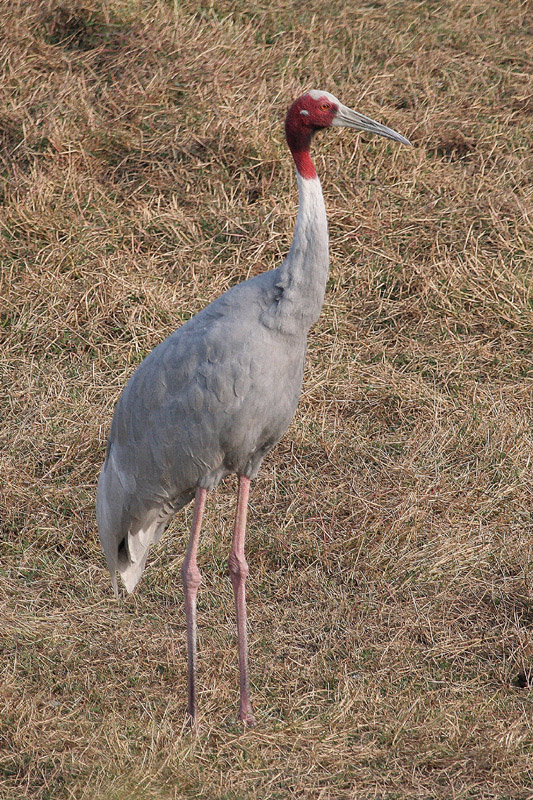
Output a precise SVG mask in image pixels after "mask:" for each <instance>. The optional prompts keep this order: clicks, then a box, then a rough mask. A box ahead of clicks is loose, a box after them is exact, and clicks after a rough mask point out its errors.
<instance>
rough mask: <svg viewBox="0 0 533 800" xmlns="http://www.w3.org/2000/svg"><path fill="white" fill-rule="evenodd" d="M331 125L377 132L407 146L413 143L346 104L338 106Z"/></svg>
mask: <svg viewBox="0 0 533 800" xmlns="http://www.w3.org/2000/svg"><path fill="white" fill-rule="evenodd" d="M331 124H332V125H336V126H337V127H339V128H355V130H356V131H366V132H367V133H377V134H378V135H379V136H385V137H386V138H387V139H394V141H395V142H401V143H402V144H407V145H409V147H412V146H413V145H412V144H411V142H410V141H409V139H406V138H405V136H402V135H401V133H396V131H393V130H392V128H387V126H386V125H382V124H381V123H380V122H374V120H373V119H370V117H365V115H364V114H359V113H358V112H357V111H352V109H351V108H347V107H346V106H342V105H341V106H339V110H338V111H337V113H336V114H335V116H334V117H333V121H332V123H331Z"/></svg>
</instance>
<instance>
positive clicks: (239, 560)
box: [228, 550, 250, 581]
mask: <svg viewBox="0 0 533 800" xmlns="http://www.w3.org/2000/svg"><path fill="white" fill-rule="evenodd" d="M228 567H229V571H230V573H231V575H235V577H237V578H240V579H241V580H243V581H244V580H246V577H247V575H248V573H249V571H250V570H249V569H248V564H247V562H246V559H245V557H244V556H240V555H237V553H235V552H234V551H233V550H232V551H231V553H230V554H229V558H228Z"/></svg>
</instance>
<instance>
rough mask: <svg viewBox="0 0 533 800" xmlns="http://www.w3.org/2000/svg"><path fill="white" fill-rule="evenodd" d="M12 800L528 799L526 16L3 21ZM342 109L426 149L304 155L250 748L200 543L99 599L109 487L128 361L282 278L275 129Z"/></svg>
mask: <svg viewBox="0 0 533 800" xmlns="http://www.w3.org/2000/svg"><path fill="white" fill-rule="evenodd" d="M0 26H1V27H0V63H1V67H2V91H1V93H0V181H1V183H0V193H1V197H2V208H1V211H0V214H1V216H0V227H1V237H0V247H1V276H0V335H1V342H2V344H1V350H0V369H1V379H2V392H1V398H0V402H1V417H2V427H1V432H0V442H1V452H0V466H1V486H0V496H1V514H2V520H1V524H2V536H1V543H0V553H1V555H0V573H1V583H0V609H1V610H0V621H1V625H0V628H1V630H0V638H1V647H2V656H1V661H0V670H1V685H0V798H1V800H19V798H32V800H141V798H142V799H143V800H145V799H146V800H178V799H179V798H207V799H208V800H255V799H256V798H258V799H259V798H263V799H266V798H268V799H269V800H282V799H283V800H284V799H285V798H290V799H291V800H292V799H296V798H298V800H300V799H301V800H369V799H370V798H378V799H380V800H385V799H386V800H401V799H403V798H442V799H443V800H448V798H449V799H450V800H452V799H453V800H460V799H463V798H476V800H477V799H481V800H484V799H486V798H500V799H501V800H503V799H504V798H507V799H513V800H517V799H518V798H520V800H525V798H533V641H532V628H533V594H532V592H533V576H532V573H531V565H532V563H533V562H532V556H533V553H532V542H533V537H532V527H533V526H532V519H531V508H532V483H533V482H532V455H533V447H532V439H531V432H532V427H531V417H532V415H531V406H532V398H533V391H532V389H533V387H532V381H531V367H532V358H531V356H532V347H531V338H530V334H531V323H532V301H531V264H532V259H533V208H532V182H531V173H532V170H533V156H532V152H531V149H530V145H531V135H532V110H533V95H532V73H531V55H532V52H533V36H532V16H531V6H529V7H528V4H527V3H526V2H519V1H518V0H464V1H461V0H450V2H441V3H436V2H433V1H432V0H418V1H417V2H415V0H396V1H395V0H382V1H381V2H370V1H368V2H366V1H365V2H360V3H355V2H354V3H348V4H347V3H346V0H330V2H328V3H326V2H319V1H318V0H308V1H307V2H305V3H299V2H298V3H297V2H290V0H272V2H270V3H256V2H254V0H248V1H247V2H245V0H236V2H229V1H228V0H222V2H214V1H213V0H197V1H195V0H184V2H178V0H176V2H163V0H154V2H148V1H147V0H144V1H143V2H141V0H109V2H105V0H102V1H101V2H98V1H97V0H62V2H57V1H56V0H50V1H48V0H46V1H45V0H34V1H33V2H31V1H30V0H25V1H24V0H11V2H7V0H3V2H2V4H1V6H0ZM309 88H323V89H328V90H329V91H332V92H333V93H334V94H337V95H338V96H339V98H340V99H341V100H342V101H343V102H344V103H346V104H347V105H349V106H351V107H353V108H356V109H358V110H360V111H362V112H363V113H366V114H368V115H370V116H372V117H374V118H375V119H378V120H380V121H382V122H384V123H386V124H388V125H389V126H391V127H393V128H395V129H396V130H398V131H399V132H401V133H403V134H405V135H406V136H408V137H409V138H410V139H411V140H412V141H413V143H414V144H415V148H414V149H412V150H410V149H408V148H406V147H401V146H398V145H395V144H394V143H392V142H388V141H386V140H383V139H377V138H370V137H367V138H365V137H364V136H361V137H360V136H358V135H357V134H354V132H352V131H338V130H333V131H329V132H328V133H327V134H322V135H320V136H318V137H317V140H316V142H315V147H314V154H315V161H316V166H317V170H318V172H319V174H320V175H321V177H322V181H323V185H324V192H325V195H326V203H327V206H328V213H329V220H330V234H331V255H332V267H331V277H330V280H329V285H328V292H327V298H326V303H325V306H324V310H323V314H322V317H321V319H320V322H319V323H318V324H317V325H316V326H315V328H314V329H313V331H312V332H311V336H310V341H309V353H308V362H307V370H306V376H305V383H304V392H303V396H302V400H301V404H300V408H299V410H298V413H297V415H296V418H295V420H294V422H293V424H292V426H291V428H290V430H289V432H288V434H287V435H286V436H285V437H284V439H283V440H282V442H281V443H280V445H279V446H278V447H277V448H276V449H275V451H274V452H273V453H272V454H271V455H270V456H269V458H268V459H267V461H266V462H265V465H264V467H263V470H262V472H261V475H260V478H259V480H258V481H257V482H256V483H255V484H254V487H253V490H252V501H251V508H250V522H249V533H248V543H247V556H248V561H249V564H250V570H251V571H250V578H249V580H248V602H249V615H250V629H251V630H250V639H251V669H252V685H253V697H254V702H255V710H256V714H257V716H258V718H259V725H258V726H257V728H255V729H252V730H248V731H244V730H242V729H241V728H240V727H239V726H238V725H237V724H236V722H235V714H236V710H237V692H238V675H237V649H236V636H235V624H234V614H233V597H232V590H231V584H230V581H229V577H228V575H227V567H226V558H227V554H228V551H229V545H230V538H231V523H232V517H233V510H234V502H235V484H236V482H235V479H234V478H232V479H231V480H228V481H227V482H226V483H225V484H224V485H222V486H221V487H220V488H219V489H218V490H217V492H216V493H213V495H211V496H210V497H209V500H208V508H207V514H206V519H205V524H204V532H203V537H202V541H201V552H200V566H201V568H202V571H203V575H204V584H203V586H202V589H201V592H200V600H199V625H200V665H199V666H200V676H199V680H200V725H201V730H200V734H199V736H198V737H197V738H194V737H193V736H192V735H191V734H190V733H189V732H188V731H187V730H186V729H185V728H184V712H185V708H186V653H185V634H184V629H185V617H184V610H183V603H182V589H181V581H180V575H179V568H180V565H181V560H182V557H183V553H184V549H185V543H186V540H187V535H188V526H189V524H190V519H191V509H190V508H188V509H187V510H186V511H185V512H181V513H180V514H179V515H178V516H177V517H176V519H175V521H174V522H173V524H172V526H171V527H170V529H169V530H168V531H167V533H166V535H165V537H164V538H163V540H162V542H161V544H160V545H159V547H158V548H157V549H156V550H155V551H154V552H153V554H152V557H151V560H150V563H149V567H148V569H147V571H146V573H145V575H144V577H143V580H142V582H141V584H140V586H139V588H138V590H137V591H136V592H135V594H134V595H133V596H131V597H129V598H127V599H125V601H123V602H117V601H116V600H115V599H114V598H113V595H112V592H111V588H110V583H109V576H108V574H107V571H106V569H105V566H104V560H103V556H102V554H101V551H100V546H99V542H98V537H97V531H96V522H95V512H94V501H95V491H96V480H97V475H98V471H99V469H100V466H101V464H102V461H103V457H104V450H105V441H106V436H107V432H108V429H109V425H110V421H111V416H112V413H113V408H114V405H115V403H116V400H117V398H118V396H119V394H120V391H121V389H122V387H123V386H124V384H125V382H126V380H127V378H128V376H129V375H130V374H131V373H132V371H133V369H134V368H135V366H136V365H137V364H138V363H139V361H140V360H141V359H142V358H143V357H144V356H145V355H146V354H147V353H148V352H149V351H150V350H151V349H152V348H153V347H154V346H155V345H156V344H157V343H158V342H160V341H161V340H162V339H163V338H164V337H166V336H167V335H168V334H169V333H171V332H172V330H174V328H175V327H177V326H178V325H179V324H180V323H181V322H182V321H184V320H186V319H187V318H188V317H189V316H190V315H192V314H194V313H195V312H197V311H198V310H199V309H200V308H202V307H203V306H204V305H205V304H206V303H208V302H209V301H210V300H212V299H213V298H215V297H216V296H217V295H218V294H219V293H220V292H222V291H224V290H225V289H227V288H228V287H229V286H231V285H232V284H233V283H235V282H237V281H240V280H242V279H244V278H246V277H248V276H249V275H251V274H254V273H257V272H259V271H261V270H265V269H269V268H272V267H273V266H276V265H277V264H278V263H279V262H280V260H281V259H282V258H283V256H284V254H285V253H286V252H287V249H288V246H289V244H290V240H291V236H292V229H293V225H294V220H295V214H296V208H297V196H296V181H295V177H294V169H293V164H292V160H291V158H290V155H289V153H288V151H287V149H286V147H285V143H284V139H283V127H282V120H283V116H284V113H285V110H286V108H287V106H288V105H289V103H290V101H292V99H294V98H295V97H296V96H297V95H298V94H299V93H301V92H302V91H304V90H306V89H309Z"/></svg>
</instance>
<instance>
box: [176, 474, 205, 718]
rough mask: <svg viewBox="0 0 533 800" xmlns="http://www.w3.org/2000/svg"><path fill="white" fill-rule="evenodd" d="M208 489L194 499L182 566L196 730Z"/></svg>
mask: <svg viewBox="0 0 533 800" xmlns="http://www.w3.org/2000/svg"><path fill="white" fill-rule="evenodd" d="M206 496H207V491H206V490H205V489H201V488H198V489H197V490H196V496H195V498H194V512H193V520H192V527H191V535H190V538H189V545H188V547H187V552H186V553H185V559H184V561H183V566H182V568H181V579H182V581H183V591H184V593H185V614H186V617H187V677H188V681H187V682H188V687H189V700H188V713H189V720H190V723H191V726H192V728H193V730H196V727H197V719H198V703H197V692H196V595H197V594H198V587H199V586H200V583H201V581H202V576H201V574H200V570H199V569H198V564H197V563H196V554H197V552H198V539H199V536H200V527H201V525H202V515H203V513H204V507H205V499H206Z"/></svg>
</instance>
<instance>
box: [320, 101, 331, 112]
mask: <svg viewBox="0 0 533 800" xmlns="http://www.w3.org/2000/svg"><path fill="white" fill-rule="evenodd" d="M319 108H320V110H321V111H327V110H328V109H330V108H331V106H330V104H329V103H322V105H321V106H320V107H319Z"/></svg>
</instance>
